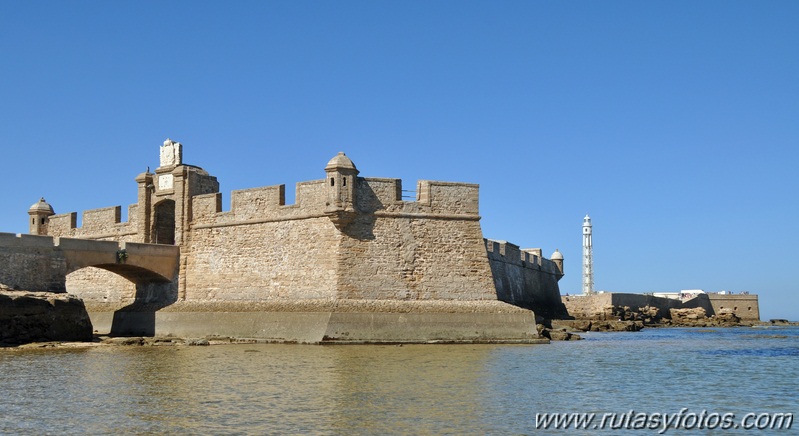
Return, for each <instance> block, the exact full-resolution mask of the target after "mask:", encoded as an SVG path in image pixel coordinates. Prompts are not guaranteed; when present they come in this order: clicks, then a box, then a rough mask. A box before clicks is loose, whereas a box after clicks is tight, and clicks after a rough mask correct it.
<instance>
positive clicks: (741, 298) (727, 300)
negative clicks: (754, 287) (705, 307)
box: [707, 293, 760, 321]
mask: <svg viewBox="0 0 799 436" xmlns="http://www.w3.org/2000/svg"><path fill="white" fill-rule="evenodd" d="M707 297H708V299H709V300H710V306H711V308H712V313H714V314H718V313H723V312H724V311H730V310H731V311H732V313H734V314H735V315H737V316H738V317H739V318H741V319H742V320H744V321H759V320H760V305H759V304H758V297H757V295H754V294H712V293H709V294H707Z"/></svg>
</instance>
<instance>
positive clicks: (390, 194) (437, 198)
mask: <svg viewBox="0 0 799 436" xmlns="http://www.w3.org/2000/svg"><path fill="white" fill-rule="evenodd" d="M479 190H480V185H477V184H473V183H460V182H440V181H434V180H419V181H417V182H416V200H415V201H408V200H403V198H402V180H400V179H387V178H371V177H370V178H361V179H358V202H357V205H358V210H359V211H361V212H366V213H372V212H377V211H387V212H402V213H426V214H450V215H478V214H479Z"/></svg>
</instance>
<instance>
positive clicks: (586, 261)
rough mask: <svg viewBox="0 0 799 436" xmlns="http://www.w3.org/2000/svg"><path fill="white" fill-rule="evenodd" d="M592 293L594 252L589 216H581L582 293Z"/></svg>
mask: <svg viewBox="0 0 799 436" xmlns="http://www.w3.org/2000/svg"><path fill="white" fill-rule="evenodd" d="M593 293H594V254H593V242H592V241H591V217H589V216H588V215H586V216H585V218H583V295H591V294H593Z"/></svg>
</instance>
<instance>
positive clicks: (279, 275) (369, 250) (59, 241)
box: [0, 139, 565, 343]
mask: <svg viewBox="0 0 799 436" xmlns="http://www.w3.org/2000/svg"><path fill="white" fill-rule="evenodd" d="M323 174H324V178H323V179H320V180H313V181H306V182H300V183H298V184H297V185H296V195H295V198H296V200H295V203H294V204H286V196H285V186H284V185H277V186H267V187H260V188H253V189H245V190H239V191H233V192H232V193H231V198H230V204H231V206H230V210H228V211H223V210H222V194H221V193H220V191H219V183H218V181H217V179H216V177H214V176H212V175H210V174H209V173H208V172H207V171H205V170H204V169H202V168H200V167H198V166H194V165H188V164H184V163H183V147H182V145H181V144H180V143H178V142H174V141H171V140H169V139H168V140H166V141H165V142H164V144H163V145H162V146H161V148H160V165H159V166H158V168H156V169H155V171H154V172H150V171H149V169H148V171H146V172H144V173H142V174H139V175H138V176H137V177H136V178H135V180H136V184H137V194H138V196H137V197H138V198H137V202H136V204H133V205H131V206H129V207H128V220H127V221H126V222H123V221H122V220H121V215H122V214H121V207H119V206H116V207H108V208H101V209H95V210H89V211H85V212H84V213H83V217H82V223H81V226H80V227H79V226H77V213H75V212H71V213H66V214H55V213H54V211H53V208H52V206H50V205H49V204H48V203H46V202H45V201H44V199H42V200H41V201H40V202H39V203H36V204H34V206H32V207H31V209H30V210H29V212H28V213H29V216H30V217H29V220H30V221H29V223H30V233H31V234H32V235H40V236H45V235H46V236H49V237H53V238H54V240H53V241H51V242H49V244H50V245H55V246H56V250H58V246H59V245H64V244H66V243H67V242H68V241H69V240H71V239H82V240H95V241H113V242H115V243H118V244H120V245H119V247H117V248H114V247H111V248H112V249H113V250H114V252H115V253H116V256H117V257H116V260H115V261H108V262H106V263H97V264H96V265H94V266H88V267H83V264H81V265H80V268H77V269H75V270H74V271H72V270H71V269H70V268H67V269H66V271H68V274H67V275H66V277H65V288H66V289H65V290H66V292H69V293H72V294H75V295H77V296H79V297H81V298H82V299H83V300H84V302H85V304H86V307H87V309H88V311H89V315H90V317H91V321H92V324H93V326H94V329H95V330H96V331H97V332H98V333H112V334H118V335H159V336H160V335H175V336H235V337H252V338H261V339H265V340H273V341H283V342H286V341H288V342H303V343H402V342H510V343H536V342H542V341H545V340H544V339H541V338H540V337H539V335H538V334H537V332H536V318H535V313H534V310H535V311H536V312H539V313H541V314H544V315H545V316H551V315H552V314H558V313H565V307H564V306H563V304H562V303H561V301H560V291H559V289H558V280H560V278H561V277H562V276H563V257H562V256H561V255H560V253H558V252H556V255H553V259H552V260H550V259H546V258H544V257H543V256H542V255H541V250H540V249H520V248H519V247H518V246H517V245H514V244H511V243H509V242H506V241H494V240H487V239H484V238H483V234H482V230H481V227H480V219H481V217H480V215H479V211H478V190H479V186H478V185H476V184H469V183H453V182H439V181H430V180H421V181H418V182H417V184H416V189H415V190H416V197H415V200H413V201H407V200H404V199H403V195H402V192H403V191H402V189H403V186H402V182H401V180H399V179H391V178H367V177H360V176H359V174H360V171H359V170H358V169H357V168H356V166H355V164H354V163H353V161H352V160H350V158H349V157H347V156H346V155H345V154H344V153H338V154H337V155H336V156H334V157H333V158H332V159H331V160H330V161H329V162H328V163H327V165H326V166H325V167H324V172H323ZM28 238H30V237H28ZM7 239H10V238H7ZM125 243H128V244H135V243H138V244H159V245H168V246H174V247H177V251H176V253H175V254H174V256H175V262H174V265H175V266H174V274H169V273H167V272H163V271H161V270H159V271H156V272H157V273H158V274H149V275H148V274H143V273H141V272H143V271H144V272H146V271H150V269H155V268H151V267H148V266H147V265H148V264H147V263H146V260H147V259H146V256H138V257H137V258H135V259H134V258H133V257H130V258H129V257H128V256H129V253H128V251H127V250H125V245H124V244H125ZM15 244H16V245H17V246H21V245H24V243H21V242H18V241H17V242H15ZM37 244H39V245H42V244H45V243H43V242H37ZM45 245H46V244H45ZM72 245H75V244H74V243H72V244H71V245H70V246H72ZM65 246H66V245H65ZM131 246H133V245H131ZM115 247H116V246H115ZM120 247H121V248H120ZM137 247H138V246H137ZM140 250H143V248H140ZM1 251H2V250H0V252H1ZM153 252H155V250H153ZM158 253H160V254H161V255H162V256H168V255H169V253H168V252H164V251H158ZM164 253H166V254H164ZM0 254H2V253H0ZM9 256H11V257H9V259H13V254H9ZM62 257H64V258H66V259H67V263H69V259H70V257H69V256H68V255H64V256H62ZM126 262H127V263H126ZM159 262H161V261H159ZM128 264H129V265H128ZM170 265H171V264H170ZM162 266H163V265H162ZM123 267H124V268H123ZM148 268H149V269H148ZM168 268H172V267H168ZM168 268H167V270H168ZM163 269H164V268H162V270H163ZM131 271H134V272H137V274H126V272H131ZM169 271H171V270H169ZM0 278H2V277H0ZM51 290H56V291H61V292H63V291H64V289H51Z"/></svg>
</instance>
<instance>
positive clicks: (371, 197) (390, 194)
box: [356, 177, 403, 212]
mask: <svg viewBox="0 0 799 436" xmlns="http://www.w3.org/2000/svg"><path fill="white" fill-rule="evenodd" d="M356 197H357V199H356V201H357V202H356V207H357V209H358V210H360V211H363V212H374V211H377V210H400V209H402V206H403V201H402V180H400V179H384V178H373V177H370V178H361V179H358V194H357V196H356Z"/></svg>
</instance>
